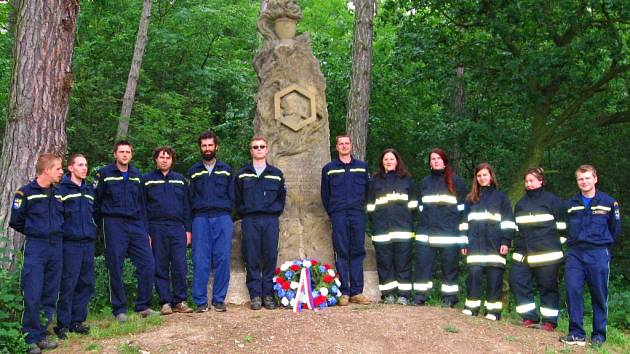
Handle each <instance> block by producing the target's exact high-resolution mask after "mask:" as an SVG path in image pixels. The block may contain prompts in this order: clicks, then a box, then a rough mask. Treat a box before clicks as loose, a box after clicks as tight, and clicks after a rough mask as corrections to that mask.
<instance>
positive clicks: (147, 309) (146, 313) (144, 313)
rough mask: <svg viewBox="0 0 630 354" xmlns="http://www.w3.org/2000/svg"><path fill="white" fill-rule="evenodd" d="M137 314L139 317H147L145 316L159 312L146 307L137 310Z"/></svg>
mask: <svg viewBox="0 0 630 354" xmlns="http://www.w3.org/2000/svg"><path fill="white" fill-rule="evenodd" d="M138 315H140V317H142V318H147V317H153V316H159V315H160V313H159V312H158V311H153V310H151V309H150V308H146V309H144V310H142V311H138Z"/></svg>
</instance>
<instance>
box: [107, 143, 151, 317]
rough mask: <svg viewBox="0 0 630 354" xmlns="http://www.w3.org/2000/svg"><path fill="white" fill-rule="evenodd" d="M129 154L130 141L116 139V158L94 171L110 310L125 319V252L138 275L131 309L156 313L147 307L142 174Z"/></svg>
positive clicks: (148, 253) (148, 261) (148, 281)
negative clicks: (103, 236)
mask: <svg viewBox="0 0 630 354" xmlns="http://www.w3.org/2000/svg"><path fill="white" fill-rule="evenodd" d="M132 156H133V148H132V145H131V143H130V142H128V141H124V140H122V141H119V142H117V143H116V144H115V145H114V159H115V160H116V161H115V162H114V163H112V164H109V165H107V166H105V167H103V168H101V169H100V170H99V171H98V172H97V174H96V200H97V205H98V206H99V210H98V214H97V215H99V216H101V217H102V218H103V228H104V233H105V262H106V264H107V270H108V272H109V289H110V301H111V303H112V314H113V315H114V316H115V317H116V319H117V320H118V321H119V322H125V321H127V314H126V313H127V298H126V296H125V287H124V284H123V279H122V277H123V264H124V261H125V256H129V257H130V258H131V262H132V263H133V265H134V267H135V268H136V276H137V277H138V297H137V298H136V301H135V311H136V312H137V313H138V314H140V316H142V317H146V316H150V315H157V314H158V313H157V312H156V311H153V310H151V309H150V308H149V305H150V304H151V292H152V288H153V274H154V272H155V264H154V262H153V254H152V252H151V246H150V240H149V234H148V232H147V217H146V210H145V201H144V190H143V187H142V176H141V175H140V171H138V169H137V168H135V167H133V166H132V165H131V164H130V162H131V158H132Z"/></svg>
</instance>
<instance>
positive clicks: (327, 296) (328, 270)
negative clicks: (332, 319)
mask: <svg viewBox="0 0 630 354" xmlns="http://www.w3.org/2000/svg"><path fill="white" fill-rule="evenodd" d="M304 268H306V269H308V270H309V271H310V279H311V289H312V291H311V295H312V301H313V304H314V305H315V307H318V308H323V307H328V306H334V305H336V304H337V302H338V299H337V298H338V297H340V296H341V291H339V286H340V285H341V282H340V281H339V275H338V274H337V271H336V270H335V268H334V267H333V266H331V265H330V264H328V263H321V262H319V261H318V260H317V259H308V258H307V259H303V260H294V261H287V262H284V263H282V265H281V266H280V267H279V268H276V271H275V276H274V277H273V283H274V285H273V289H274V292H275V298H276V301H277V302H278V303H279V304H280V305H282V306H283V307H286V308H289V307H294V306H295V305H296V302H297V301H298V299H296V293H297V290H298V286H299V283H300V274H301V273H302V269H304ZM303 296H304V298H303V299H301V302H302V303H303V304H302V307H306V303H307V302H308V300H307V299H306V296H305V295H303Z"/></svg>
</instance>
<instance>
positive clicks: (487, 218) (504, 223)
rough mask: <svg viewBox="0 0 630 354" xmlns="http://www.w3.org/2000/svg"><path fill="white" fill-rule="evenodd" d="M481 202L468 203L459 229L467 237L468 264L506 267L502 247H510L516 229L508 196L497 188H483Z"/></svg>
mask: <svg viewBox="0 0 630 354" xmlns="http://www.w3.org/2000/svg"><path fill="white" fill-rule="evenodd" d="M480 192H481V193H480V196H479V201H478V202H476V203H470V202H467V203H466V209H465V211H464V220H463V221H462V224H461V225H460V229H461V230H462V231H465V234H466V235H467V236H468V246H467V249H468V255H467V257H466V263H467V264H468V265H481V266H493V267H501V268H504V267H505V263H506V262H505V258H504V257H503V256H501V255H500V254H499V249H500V248H501V246H510V244H511V243H512V235H513V233H514V231H515V230H516V224H515V223H514V216H513V214H512V205H511V203H510V200H509V199H508V197H507V196H506V195H505V194H504V193H503V192H501V191H499V190H497V189H496V188H495V187H494V186H488V187H481V191H480Z"/></svg>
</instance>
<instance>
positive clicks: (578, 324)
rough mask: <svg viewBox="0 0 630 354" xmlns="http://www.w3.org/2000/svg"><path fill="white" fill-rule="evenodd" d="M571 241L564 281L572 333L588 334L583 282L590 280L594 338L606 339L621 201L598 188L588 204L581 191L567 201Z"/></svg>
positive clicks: (576, 335) (578, 335) (619, 230)
mask: <svg viewBox="0 0 630 354" xmlns="http://www.w3.org/2000/svg"><path fill="white" fill-rule="evenodd" d="M566 207H567V211H568V213H567V214H568V218H567V221H568V231H569V234H568V236H569V237H568V241H567V244H568V246H569V249H568V252H567V263H566V271H565V278H564V280H565V284H566V291H567V310H568V312H569V335H572V336H575V337H578V338H585V334H586V333H585V331H584V327H583V325H582V319H583V317H584V300H583V298H582V291H583V289H584V283H585V282H586V283H587V284H588V288H589V290H590V293H591V302H592V306H593V333H592V335H591V338H592V339H594V340H595V339H599V340H601V342H604V341H605V340H606V316H607V314H608V274H609V272H610V260H611V255H610V250H609V249H610V246H611V245H612V243H613V242H614V241H615V238H617V236H619V234H620V233H621V215H620V213H619V204H617V202H616V201H615V200H614V199H613V198H612V197H610V196H608V195H607V194H605V193H603V192H600V191H596V193H595V196H594V197H593V199H592V200H591V202H590V204H589V205H586V206H585V205H584V203H583V202H582V195H581V194H578V195H576V196H575V197H573V198H571V199H569V200H568V201H567V206H566Z"/></svg>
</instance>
